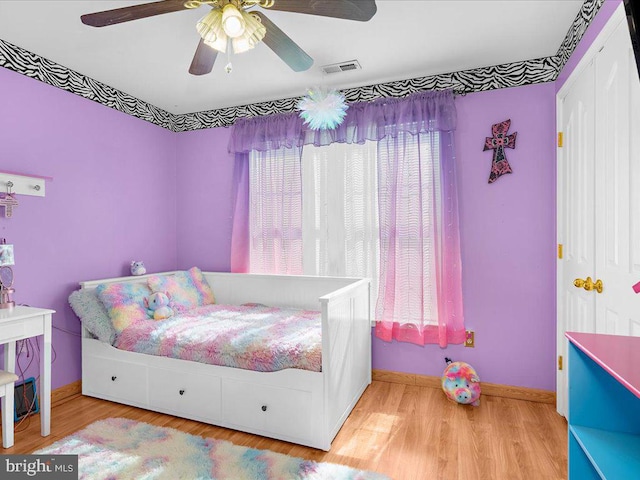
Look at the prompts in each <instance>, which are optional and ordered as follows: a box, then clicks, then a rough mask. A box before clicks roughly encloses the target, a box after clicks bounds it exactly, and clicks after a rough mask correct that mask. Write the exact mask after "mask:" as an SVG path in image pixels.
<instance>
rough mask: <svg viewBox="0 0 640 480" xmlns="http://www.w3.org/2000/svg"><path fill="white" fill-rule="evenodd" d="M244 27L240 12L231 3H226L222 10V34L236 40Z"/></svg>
mask: <svg viewBox="0 0 640 480" xmlns="http://www.w3.org/2000/svg"><path fill="white" fill-rule="evenodd" d="M244 27H245V23H244V20H243V18H242V14H241V13H240V11H239V10H238V9H237V8H236V6H235V5H233V4H232V3H227V4H226V5H225V6H224V8H223V9H222V28H223V29H224V33H226V34H227V36H229V37H231V38H236V37H239V36H240V35H242V34H243V33H244Z"/></svg>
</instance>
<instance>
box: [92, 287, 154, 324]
mask: <svg viewBox="0 0 640 480" xmlns="http://www.w3.org/2000/svg"><path fill="white" fill-rule="evenodd" d="M96 291H97V292H98V298H100V301H101V302H102V304H103V305H104V307H105V308H106V309H107V312H108V313H109V317H111V323H112V324H113V328H114V329H115V331H116V333H120V332H122V331H123V330H124V329H125V328H127V327H128V326H129V325H131V324H132V323H134V322H137V321H139V320H146V319H149V314H148V312H147V308H146V306H145V304H144V300H145V298H147V297H148V296H149V295H151V290H149V287H148V286H147V285H146V284H144V283H109V284H104V283H103V284H100V285H98V286H97V287H96Z"/></svg>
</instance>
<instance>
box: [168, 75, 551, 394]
mask: <svg viewBox="0 0 640 480" xmlns="http://www.w3.org/2000/svg"><path fill="white" fill-rule="evenodd" d="M456 103H457V108H458V119H459V120H458V131H457V135H456V137H457V138H456V142H457V152H458V165H459V171H458V175H459V178H460V192H461V193H460V209H461V230H462V232H461V233H462V249H463V286H464V295H465V297H464V298H465V300H464V304H465V316H466V319H467V325H468V327H469V328H472V329H474V330H475V331H476V343H477V346H476V348H474V349H470V348H463V347H460V346H453V347H450V348H449V349H446V350H441V349H440V348H439V347H437V346H433V345H429V346H426V347H418V346H415V345H410V344H406V343H385V342H382V341H378V340H376V339H374V342H373V367H374V368H377V369H382V370H393V371H399V372H408V373H419V374H425V375H440V374H442V371H443V370H444V366H445V363H444V356H445V355H446V356H450V357H453V358H454V359H457V360H465V361H468V362H470V363H472V364H473V365H474V366H475V367H476V368H477V369H478V372H479V374H480V375H481V378H482V379H483V380H484V381H487V382H493V383H503V384H508V385H520V386H528V387H535V388H544V389H548V390H553V389H555V370H554V368H555V257H554V255H555V148H554V137H555V133H554V132H555V90H554V85H553V84H545V85H536V86H529V87H521V88H512V89H505V90H496V91H493V92H488V93H476V94H472V95H467V96H466V97H459V98H458V99H457V100H456ZM507 118H511V121H512V128H511V131H517V132H518V140H517V148H516V149H515V150H509V151H508V152H507V157H508V158H509V160H510V162H511V165H512V167H513V170H514V173H513V174H512V175H507V176H505V177H504V178H500V179H499V180H498V181H497V182H495V183H494V184H492V185H488V184H487V179H488V177H489V169H490V167H491V158H492V157H491V153H490V152H483V151H482V147H483V144H484V139H485V137H486V136H487V135H490V133H491V125H492V124H493V123H497V122H500V121H503V120H506V119H507ZM228 137H229V130H228V129H222V128H218V129H210V130H203V131H199V132H192V133H189V134H181V135H180V139H179V142H178V159H179V160H178V162H179V165H181V168H180V169H179V170H183V167H187V168H184V172H180V174H179V176H178V192H181V193H180V195H179V201H178V206H179V211H180V214H179V215H178V224H179V225H180V227H181V228H179V229H178V231H179V238H178V244H179V245H180V250H181V252H180V253H179V254H178V266H179V268H187V267H189V266H191V265H193V264H196V263H197V264H199V265H200V266H202V267H203V268H209V267H212V268H213V269H220V270H228V268H229V249H230V231H231V223H230V215H229V212H230V196H229V194H230V184H231V178H232V177H231V176H232V172H233V169H232V165H233V161H232V158H231V157H230V156H229V154H228V153H227V152H226V147H227V141H228ZM212 182H213V183H212ZM189 231H192V232H194V235H191V234H189V233H188V232H189ZM187 245H188V248H185V247H186V246H187ZM214 267H215V268H214Z"/></svg>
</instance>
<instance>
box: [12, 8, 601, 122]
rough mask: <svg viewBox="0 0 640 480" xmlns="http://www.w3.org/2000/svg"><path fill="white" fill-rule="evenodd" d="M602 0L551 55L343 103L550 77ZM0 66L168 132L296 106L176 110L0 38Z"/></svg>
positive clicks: (356, 91)
mask: <svg viewBox="0 0 640 480" xmlns="http://www.w3.org/2000/svg"><path fill="white" fill-rule="evenodd" d="M604 2H605V0H585V2H584V3H583V5H582V7H581V8H580V11H579V12H578V15H577V16H576V18H575V19H574V21H573V24H572V25H571V28H570V29H569V31H568V32H567V35H566V36H565V38H564V40H563V41H562V44H561V45H560V47H559V49H558V52H557V53H556V54H555V55H554V56H551V57H545V58H538V59H533V60H525V61H521V62H515V63H509V64H503V65H494V66H491V67H483V68H476V69H472V70H463V71H459V72H453V73H446V74H440V75H432V76H428V77H418V78H412V79H409V80H400V81H395V82H389V83H380V84H376V85H368V86H364V87H358V88H349V89H345V90H342V91H341V93H342V94H343V95H344V96H345V99H346V100H347V102H362V101H370V100H374V99H376V98H381V97H404V96H406V95H409V94H411V93H415V92H419V91H424V90H444V89H453V90H454V91H455V92H457V93H460V94H465V93H472V92H483V91H487V90H495V89H499V88H508V87H518V86H524V85H532V84H536V83H545V82H553V81H554V80H555V79H556V78H557V77H558V74H559V73H560V71H561V70H562V68H563V67H564V65H565V64H566V63H567V61H568V59H569V57H570V56H571V54H572V53H573V51H574V50H575V48H576V46H577V45H578V43H579V41H580V39H581V38H582V36H583V35H584V33H585V31H586V30H587V27H588V26H589V24H590V23H591V21H592V20H593V19H594V18H595V16H596V14H597V13H598V11H599V10H600V7H601V6H602V5H603V4H604ZM0 66H1V67H4V68H7V69H9V70H13V71H15V72H18V73H21V74H23V75H26V76H28V77H30V78H34V79H36V80H40V81H41V82H44V83H48V84H49V85H52V86H54V87H58V88H61V89H63V90H66V91H68V92H71V93H74V94H76V95H79V96H81V97H84V98H87V99H89V100H93V101H95V102H98V103H101V104H102V105H105V106H107V107H110V108H113V109H115V110H118V111H120V112H123V113H126V114H128V115H132V116H134V117H138V118H141V119H143V120H146V121H148V122H151V123H153V124H156V125H159V126H161V127H163V128H166V129H169V130H171V131H173V132H185V131H191V130H201V129H205V128H215V127H224V126H229V125H233V123H234V122H235V121H236V120H237V119H238V118H241V117H255V116H264V115H271V114H274V113H288V112H293V111H295V110H296V105H297V103H298V101H299V97H295V98H285V99H281V100H273V101H268V102H261V103H253V104H250V105H242V106H237V107H228V108H222V109H216V110H208V111H203V112H195V113H188V114H183V115H176V114H173V113H170V112H167V111H165V110H163V109H161V108H158V107H156V106H154V105H151V104H150V103H147V102H144V101H142V100H140V99H138V98H136V97H133V96H132V95H129V94H127V93H126V92H122V91H120V90H118V89H115V88H113V87H110V86H108V85H105V84H104V83H101V82H99V81H97V80H94V79H92V78H90V77H87V76H85V75H82V74H81V73H78V72H76V71H74V70H71V69H69V68H66V67H64V66H62V65H58V64H56V63H55V62H52V61H50V60H48V59H46V58H43V57H41V56H39V55H36V54H34V53H31V52H29V51H27V50H25V49H23V48H20V47H18V46H16V45H12V44H11V43H9V42H6V41H4V40H2V39H0Z"/></svg>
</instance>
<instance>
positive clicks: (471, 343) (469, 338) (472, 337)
mask: <svg viewBox="0 0 640 480" xmlns="http://www.w3.org/2000/svg"><path fill="white" fill-rule="evenodd" d="M465 333H466V337H465V340H464V346H465V347H471V348H473V347H475V346H476V333H475V332H474V331H473V330H465Z"/></svg>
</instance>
